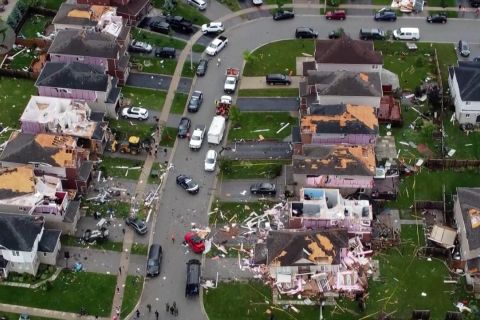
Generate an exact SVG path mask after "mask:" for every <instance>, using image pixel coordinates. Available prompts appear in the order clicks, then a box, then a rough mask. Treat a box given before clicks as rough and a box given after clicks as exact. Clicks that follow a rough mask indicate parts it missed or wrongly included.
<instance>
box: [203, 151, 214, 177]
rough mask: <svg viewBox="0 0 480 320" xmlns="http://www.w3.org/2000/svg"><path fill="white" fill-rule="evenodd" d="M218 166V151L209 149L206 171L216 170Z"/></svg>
mask: <svg viewBox="0 0 480 320" xmlns="http://www.w3.org/2000/svg"><path fill="white" fill-rule="evenodd" d="M216 166H217V151H215V150H212V149H210V150H208V151H207V155H206V156H205V171H209V172H211V171H215V167H216Z"/></svg>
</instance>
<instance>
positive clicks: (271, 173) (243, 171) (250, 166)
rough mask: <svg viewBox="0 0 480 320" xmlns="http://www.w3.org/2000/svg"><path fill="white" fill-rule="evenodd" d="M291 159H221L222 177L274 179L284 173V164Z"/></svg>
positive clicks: (288, 162)
mask: <svg viewBox="0 0 480 320" xmlns="http://www.w3.org/2000/svg"><path fill="white" fill-rule="evenodd" d="M291 162H292V161H291V160H270V159H269V160H228V159H223V158H222V159H221V160H220V170H221V173H222V178H223V179H227V180H235V179H260V178H266V179H272V178H275V177H278V176H279V175H280V174H281V173H282V168H283V165H284V164H290V163H291Z"/></svg>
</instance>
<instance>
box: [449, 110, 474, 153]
mask: <svg viewBox="0 0 480 320" xmlns="http://www.w3.org/2000/svg"><path fill="white" fill-rule="evenodd" d="M450 117H451V114H450V113H448V115H447V116H445V121H444V122H443V125H444V126H445V133H446V137H445V140H444V141H445V145H446V146H447V147H448V148H451V149H455V150H457V151H456V152H455V154H454V155H453V157H452V158H454V159H480V143H478V141H480V132H478V131H475V132H471V133H469V135H468V136H467V135H466V134H465V132H463V131H462V130H460V128H459V126H458V123H457V122H455V124H452V123H451V122H450V121H448V120H449V119H450Z"/></svg>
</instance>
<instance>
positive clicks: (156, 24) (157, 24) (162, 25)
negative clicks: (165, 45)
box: [150, 21, 170, 34]
mask: <svg viewBox="0 0 480 320" xmlns="http://www.w3.org/2000/svg"><path fill="white" fill-rule="evenodd" d="M150 30H152V31H155V32H159V33H163V34H169V33H170V24H169V23H168V22H165V21H153V22H152V23H150Z"/></svg>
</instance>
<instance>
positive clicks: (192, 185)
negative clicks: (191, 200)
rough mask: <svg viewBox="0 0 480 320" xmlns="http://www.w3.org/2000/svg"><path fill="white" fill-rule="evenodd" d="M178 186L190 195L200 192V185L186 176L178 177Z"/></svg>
mask: <svg viewBox="0 0 480 320" xmlns="http://www.w3.org/2000/svg"><path fill="white" fill-rule="evenodd" d="M177 184H178V185H179V186H180V187H182V188H183V189H184V190H185V191H187V192H188V193H190V194H195V193H198V190H199V189H200V187H199V186H198V183H196V182H195V181H193V179H192V178H190V177H188V176H186V175H184V174H180V175H178V176H177Z"/></svg>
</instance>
